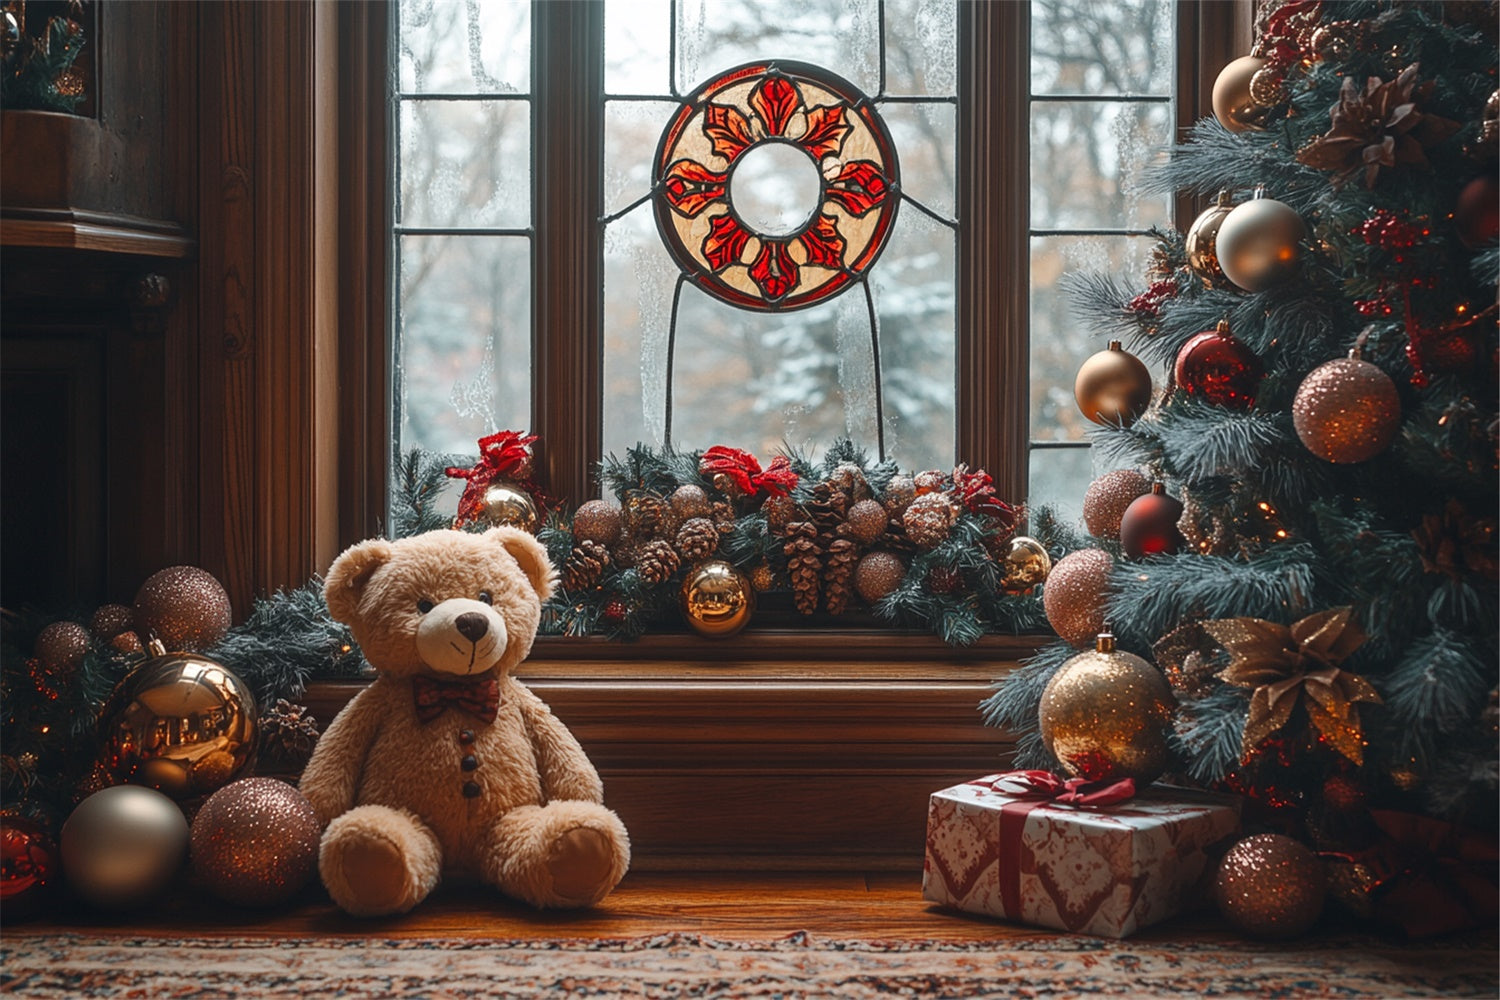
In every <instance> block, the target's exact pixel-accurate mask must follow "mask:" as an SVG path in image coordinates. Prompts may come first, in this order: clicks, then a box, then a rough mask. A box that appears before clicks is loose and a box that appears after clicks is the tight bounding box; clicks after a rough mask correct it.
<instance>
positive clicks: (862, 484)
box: [828, 462, 872, 500]
mask: <svg viewBox="0 0 1500 1000" xmlns="http://www.w3.org/2000/svg"><path fill="white" fill-rule="evenodd" d="M828 481H829V482H830V483H832V484H833V485H834V486H836V487H838V488H839V489H841V490H843V491H844V493H845V494H847V495H848V496H849V498H850V499H851V500H867V499H869V498H870V496H871V495H872V491H871V490H870V483H869V480H867V479H865V470H863V469H861V468H860V467H859V466H857V465H855V464H854V463H853V462H840V463H839V467H838V468H836V469H834V470H833V475H832V476H830V477H829V480H828Z"/></svg>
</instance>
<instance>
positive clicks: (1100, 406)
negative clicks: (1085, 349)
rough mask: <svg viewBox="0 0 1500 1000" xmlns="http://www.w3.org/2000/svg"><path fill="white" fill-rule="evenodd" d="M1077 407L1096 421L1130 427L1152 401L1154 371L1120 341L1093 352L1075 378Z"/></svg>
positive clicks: (1113, 341) (1074, 391)
mask: <svg viewBox="0 0 1500 1000" xmlns="http://www.w3.org/2000/svg"><path fill="white" fill-rule="evenodd" d="M1073 398H1074V399H1075V400H1077V401H1078V409H1079V410H1081V411H1082V412H1083V415H1084V416H1085V417H1088V418H1089V419H1090V420H1092V421H1093V422H1094V423H1096V424H1104V425H1106V426H1119V427H1129V426H1130V425H1131V424H1133V423H1135V421H1136V419H1137V418H1138V417H1140V415H1141V414H1142V413H1145V412H1146V407H1147V406H1149V405H1150V404H1151V373H1150V372H1149V371H1147V369H1146V366H1145V365H1144V364H1142V363H1141V359H1140V358H1137V357H1136V356H1135V355H1134V354H1131V353H1130V352H1128V351H1126V350H1124V349H1123V348H1122V347H1121V346H1120V342H1119V341H1118V340H1112V341H1110V342H1109V347H1108V349H1106V350H1103V351H1100V352H1099V353H1097V354H1095V355H1093V356H1092V357H1090V358H1089V359H1088V360H1086V361H1084V363H1083V364H1082V365H1081V366H1080V367H1079V369H1078V377H1077V378H1076V379H1074V380H1073Z"/></svg>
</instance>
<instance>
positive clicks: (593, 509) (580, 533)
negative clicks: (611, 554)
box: [573, 500, 622, 549]
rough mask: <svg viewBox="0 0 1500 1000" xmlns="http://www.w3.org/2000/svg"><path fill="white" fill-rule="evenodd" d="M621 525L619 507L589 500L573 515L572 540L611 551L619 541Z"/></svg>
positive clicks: (607, 502)
mask: <svg viewBox="0 0 1500 1000" xmlns="http://www.w3.org/2000/svg"><path fill="white" fill-rule="evenodd" d="M621 524H622V520H621V514H620V508H619V507H617V506H615V505H614V504H612V503H610V502H609V501H608V500H590V501H588V502H587V503H585V504H583V506H581V507H579V508H578V511H577V513H575V514H574V515H573V538H574V539H575V540H576V541H580V542H596V543H598V544H599V545H603V546H604V547H605V548H608V549H612V548H614V547H615V543H616V542H618V541H619V540H620V528H621Z"/></svg>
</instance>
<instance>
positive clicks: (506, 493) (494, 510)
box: [480, 483, 542, 534]
mask: <svg viewBox="0 0 1500 1000" xmlns="http://www.w3.org/2000/svg"><path fill="white" fill-rule="evenodd" d="M480 517H482V518H483V519H484V523H485V524H488V525H489V526H490V527H492V528H500V527H512V528H520V529H521V530H522V531H527V532H531V533H533V534H535V533H536V529H537V528H538V527H540V526H541V523H542V517H541V514H540V512H538V511H537V509H536V501H535V500H533V499H531V495H530V494H528V493H527V492H526V491H525V490H523V489H521V488H520V487H519V486H517V485H516V484H515V483H491V484H490V485H489V487H488V488H487V489H486V490H485V491H484V500H483V507H482V511H481V514H480Z"/></svg>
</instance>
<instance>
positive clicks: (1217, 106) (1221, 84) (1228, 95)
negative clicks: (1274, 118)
mask: <svg viewBox="0 0 1500 1000" xmlns="http://www.w3.org/2000/svg"><path fill="white" fill-rule="evenodd" d="M1265 65H1266V61H1265V60H1264V59H1262V58H1261V57H1260V56H1240V57H1239V58H1238V59H1236V60H1234V61H1233V62H1231V63H1230V64H1229V65H1228V66H1225V67H1224V68H1223V69H1222V70H1220V71H1219V75H1218V78H1217V79H1215V80H1214V95H1213V105H1214V117H1215V118H1217V119H1218V120H1219V124H1220V125H1223V126H1224V127H1225V128H1227V129H1228V130H1229V131H1231V132H1249V131H1257V132H1259V131H1263V130H1264V129H1265V121H1266V112H1267V110H1268V109H1267V108H1266V107H1265V106H1264V105H1262V104H1259V103H1258V102H1257V101H1256V100H1255V98H1253V97H1251V96H1250V83H1251V81H1252V80H1254V79H1255V74H1256V73H1258V72H1260V71H1261V70H1262V69H1263V68H1265Z"/></svg>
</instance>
